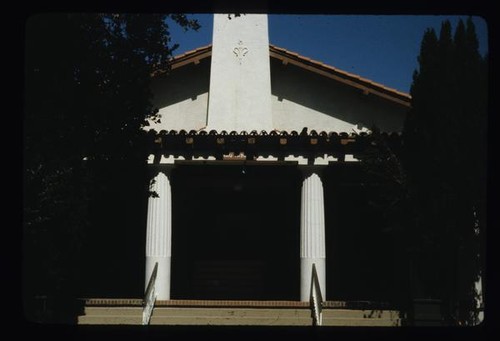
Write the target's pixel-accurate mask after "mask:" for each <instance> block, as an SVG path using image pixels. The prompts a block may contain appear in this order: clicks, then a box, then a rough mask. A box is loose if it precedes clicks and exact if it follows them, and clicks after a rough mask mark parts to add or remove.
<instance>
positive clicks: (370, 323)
mask: <svg viewBox="0 0 500 341" xmlns="http://www.w3.org/2000/svg"><path fill="white" fill-rule="evenodd" d="M322 326H346V327H397V326H401V320H400V319H394V320H391V319H380V318H365V319H363V318H330V319H325V318H324V317H323V321H322Z"/></svg>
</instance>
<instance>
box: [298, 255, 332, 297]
mask: <svg viewBox="0 0 500 341" xmlns="http://www.w3.org/2000/svg"><path fill="white" fill-rule="evenodd" d="M313 264H315V265H316V273H317V274H318V280H319V286H320V288H321V295H322V296H323V300H325V299H326V262H325V258H301V259H300V300H301V301H303V302H309V298H310V295H311V279H312V265H313Z"/></svg>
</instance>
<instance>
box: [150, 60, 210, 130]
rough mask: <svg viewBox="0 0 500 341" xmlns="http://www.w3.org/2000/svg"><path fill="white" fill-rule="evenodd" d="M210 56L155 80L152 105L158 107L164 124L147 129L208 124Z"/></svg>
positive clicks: (168, 128) (192, 126) (156, 124)
mask: <svg viewBox="0 0 500 341" xmlns="http://www.w3.org/2000/svg"><path fill="white" fill-rule="evenodd" d="M209 82H210V59H209V58H208V59H205V60H203V61H201V62H200V63H199V64H197V65H195V64H189V65H185V66H183V67H180V68H178V69H175V70H172V71H171V73H170V75H168V76H166V77H165V76H158V77H156V78H155V79H154V80H153V82H152V88H151V89H152V92H153V94H154V99H153V104H154V106H155V107H157V108H158V109H159V114H160V121H161V123H152V122H150V126H149V127H146V129H147V130H149V129H154V130H156V131H160V130H167V131H169V130H172V129H174V130H177V131H179V130H181V129H184V130H186V131H189V130H191V129H194V130H199V129H201V128H203V127H205V126H206V123H207V107H208V88H209Z"/></svg>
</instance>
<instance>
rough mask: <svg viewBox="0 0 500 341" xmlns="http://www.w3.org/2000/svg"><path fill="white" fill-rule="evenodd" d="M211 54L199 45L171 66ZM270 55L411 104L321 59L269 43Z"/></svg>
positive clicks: (403, 96) (406, 96) (208, 48)
mask: <svg viewBox="0 0 500 341" xmlns="http://www.w3.org/2000/svg"><path fill="white" fill-rule="evenodd" d="M211 55H212V45H207V46H203V47H199V48H197V49H194V50H191V51H187V52H185V53H183V54H180V55H177V56H175V57H174V58H172V60H171V63H170V66H171V69H172V70H174V69H176V68H179V67H181V66H184V65H187V64H190V63H195V64H198V63H199V62H200V60H201V59H204V58H207V57H211ZM269 55H270V57H272V58H276V59H279V60H281V61H282V63H283V64H284V65H287V64H292V65H295V66H298V67H301V68H303V69H306V70H309V71H311V72H315V73H317V74H320V75H322V76H325V77H328V78H331V79H334V80H336V81H338V82H341V83H344V84H347V85H349V86H352V87H354V88H357V89H360V90H361V91H363V93H364V94H365V95H368V94H374V95H376V96H379V97H381V98H384V99H387V100H390V101H393V102H396V103H398V104H400V105H404V106H407V107H409V106H410V100H411V96H410V95H409V94H407V93H404V92H401V91H398V90H396V89H393V88H389V87H387V86H384V85H383V84H380V83H377V82H374V81H372V80H370V79H367V78H363V77H361V76H359V75H355V74H352V73H349V72H346V71H343V70H340V69H337V68H335V67H333V66H330V65H327V64H324V63H322V62H320V61H316V60H313V59H311V58H307V57H304V56H301V55H300V54H298V53H295V52H292V51H288V50H286V49H284V48H281V47H277V46H274V45H269ZM163 73H165V71H157V72H155V73H154V74H153V76H156V75H160V74H163Z"/></svg>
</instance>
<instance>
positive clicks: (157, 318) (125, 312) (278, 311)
mask: <svg viewBox="0 0 500 341" xmlns="http://www.w3.org/2000/svg"><path fill="white" fill-rule="evenodd" d="M78 323H79V324H141V323H142V307H138V306H132V307H130V306H129V307H124V306H114V307H113V306H87V307H85V315H82V316H79V317H78ZM150 324H152V325H260V326H310V325H312V318H311V311H310V310H309V309H307V308H296V307H294V308H292V307H290V308H284V307H281V308H269V307H261V308H257V307H256V308H244V307H241V308H229V307H162V306H157V307H155V309H154V310H153V314H152V316H151V321H150ZM323 325H324V326H399V325H401V320H400V318H399V316H398V313H397V312H396V311H388V310H385V311H380V310H351V309H323Z"/></svg>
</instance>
